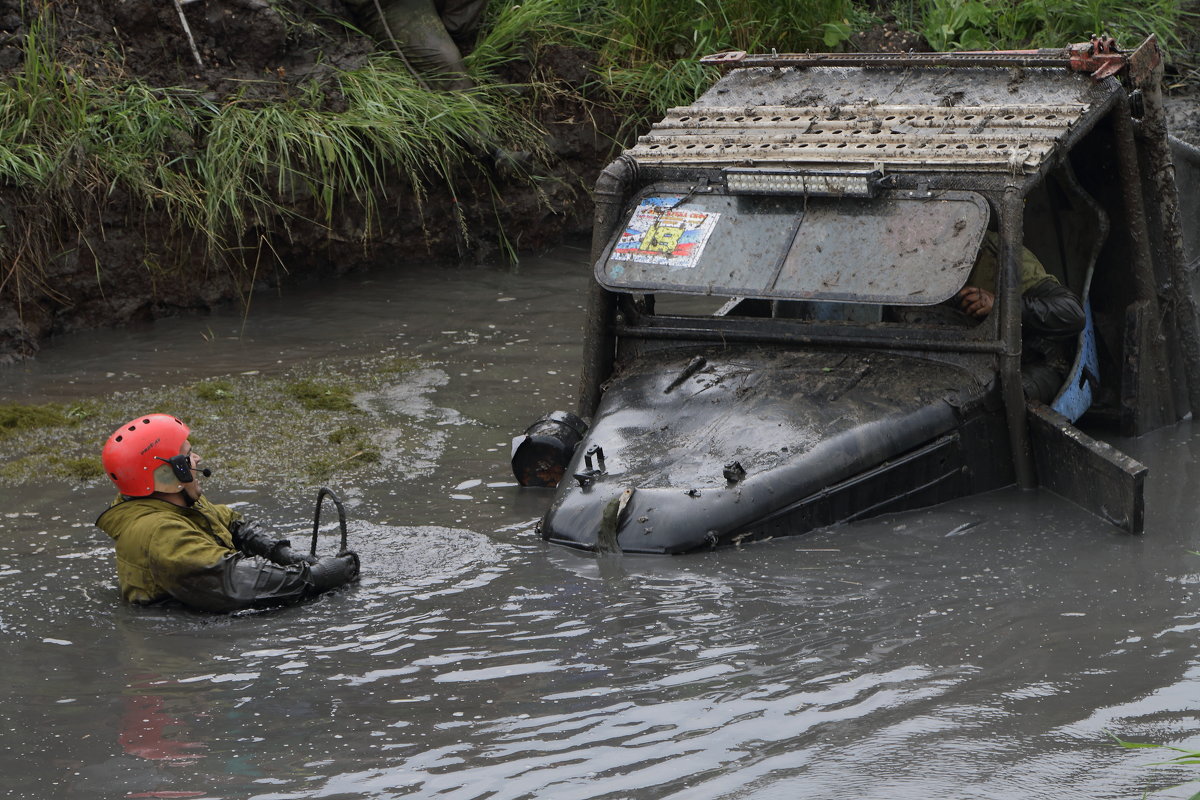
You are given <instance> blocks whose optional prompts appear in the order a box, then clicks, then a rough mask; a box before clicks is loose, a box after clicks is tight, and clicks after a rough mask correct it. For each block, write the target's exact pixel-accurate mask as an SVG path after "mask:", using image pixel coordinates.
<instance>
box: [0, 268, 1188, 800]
mask: <svg viewBox="0 0 1200 800" xmlns="http://www.w3.org/2000/svg"><path fill="white" fill-rule="evenodd" d="M584 261H585V256H584V253H583V251H581V250H568V251H562V252H560V253H557V254H555V256H553V257H551V258H547V259H543V260H535V261H530V262H527V263H526V264H525V265H523V267H522V268H521V271H520V272H518V273H515V274H514V273H509V272H504V271H491V270H484V271H475V272H471V273H460V272H455V271H442V270H434V269H430V270H423V271H419V272H418V278H419V280H415V281H414V280H412V276H411V275H409V276H405V278H404V280H403V281H401V280H399V279H398V278H395V277H391V278H389V277H386V276H382V275H371V276H364V277H363V280H361V281H358V282H354V281H343V282H342V283H341V284H339V286H338V287H337V288H336V289H331V290H330V289H325V288H322V287H314V288H313V289H312V290H311V291H310V292H307V293H295V294H291V295H289V296H287V297H284V298H280V299H278V300H272V301H271V302H270V303H268V304H266V305H265V306H260V307H259V313H258V314H256V315H255V316H254V317H252V318H251V319H250V320H249V321H247V322H246V323H245V328H244V330H243V328H242V326H243V321H242V320H241V319H240V318H237V317H221V316H213V317H209V318H196V319H183V320H179V319H176V320H163V321H160V322H158V323H155V324H151V325H147V326H142V327H135V328H130V329H127V330H123V331H110V332H104V333H100V334H93V335H89V336H86V337H63V338H62V339H60V340H58V341H56V342H55V344H54V346H53V347H52V348H48V349H47V350H46V351H44V353H43V355H42V356H41V357H39V359H37V361H34V362H26V363H25V364H22V365H17V366H15V367H9V368H6V369H5V370H4V373H3V376H4V380H3V382H2V383H0V387H2V388H0V401H3V402H42V401H58V402H77V401H79V400H81V399H97V398H99V399H102V400H103V401H104V402H105V404H107V403H108V398H109V395H110V393H113V392H119V391H136V392H139V393H140V392H154V391H157V392H159V396H160V397H161V398H162V399H163V402H166V401H167V399H168V398H170V397H171V395H172V392H174V391H176V390H177V388H178V387H179V386H191V385H194V384H196V383H197V382H200V381H204V380H211V379H215V378H218V377H221V376H229V375H232V374H241V373H242V372H247V371H253V370H258V371H259V374H260V375H262V376H264V380H265V379H266V378H268V377H271V376H274V375H279V374H282V373H284V372H286V370H288V369H292V368H297V367H299V366H304V367H305V368H306V369H307V370H309V371H310V372H312V373H315V374H320V373H321V371H322V369H324V368H330V367H329V365H333V364H339V365H340V364H344V363H346V362H347V361H348V360H353V359H354V358H355V357H357V356H362V357H363V358H364V359H373V358H378V357H380V355H381V354H384V353H388V352H391V351H392V350H395V351H396V352H402V353H403V354H404V356H405V357H406V358H413V359H417V360H418V361H419V362H420V364H421V367H420V369H418V370H413V371H408V372H404V373H400V374H395V375H393V376H390V377H388V378H387V380H386V381H383V382H382V384H381V386H380V387H379V388H378V389H377V390H376V391H375V393H374V394H373V395H372V396H371V399H370V401H369V402H367V403H366V404H367V405H369V404H370V403H377V404H382V405H383V406H385V407H386V408H388V413H389V414H392V415H393V418H399V417H406V418H407V419H408V420H409V423H408V424H411V425H412V426H413V427H414V428H415V429H418V430H420V431H421V432H422V434H421V436H419V437H417V441H418V444H417V445H412V446H408V445H405V446H398V447H397V448H396V449H395V453H396V455H394V456H392V455H388V454H387V453H388V452H389V451H387V450H386V448H385V449H383V450H382V451H381V453H382V455H381V458H380V460H379V461H378V462H376V463H374V464H369V465H362V466H361V467H358V468H356V469H355V470H352V471H349V472H346V473H335V474H334V476H333V477H332V478H330V481H329V483H330V485H331V486H334V487H335V488H336V489H338V490H339V491H341V492H342V493H343V496H344V497H345V498H346V499H347V506H348V509H347V510H348V512H349V516H350V520H351V522H350V537H351V541H352V543H353V545H354V547H355V548H356V549H358V551H359V552H360V553H361V554H362V556H363V562H364V576H363V579H362V581H361V583H360V584H359V585H358V586H356V587H354V588H351V589H349V590H346V591H342V592H337V593H334V594H332V595H329V596H326V597H324V598H321V599H319V600H317V601H315V602H312V603H309V604H306V605H303V606H299V607H293V608H286V609H279V610H274V611H267V612H258V613H249V614H241V615H236V616H232V617H215V616H208V615H200V614H193V613H188V612H183V611H169V610H163V609H136V608H131V607H127V606H123V605H121V604H120V603H119V601H118V595H117V591H116V585H115V578H114V570H113V564H112V554H111V547H110V545H109V543H108V541H107V540H106V538H105V536H104V535H103V534H102V533H101V532H100V531H98V530H96V529H95V528H93V527H91V525H90V521H91V520H92V519H93V518H94V517H95V515H96V514H97V513H98V512H99V511H100V510H101V509H102V508H103V507H104V505H105V504H106V503H107V502H108V500H109V499H110V498H111V490H110V489H109V487H108V486H106V485H105V484H103V483H102V482H100V481H91V482H79V481H78V480H67V479H62V478H55V479H52V480H40V481H39V480H35V481H32V482H27V483H23V484H21V485H19V486H14V485H7V486H5V487H3V488H0V494H2V496H3V497H4V499H5V503H4V508H3V509H0V577H2V578H3V581H4V584H3V585H4V588H5V595H6V596H5V601H6V602H5V605H4V607H3V608H0V657H3V662H4V664H5V667H6V673H7V683H8V693H7V697H8V702H7V703H5V704H3V705H0V725H2V726H3V730H5V731H6V733H5V734H4V737H5V745H6V746H5V748H4V752H3V754H0V771H2V772H3V774H4V775H5V788H6V789H7V791H8V795H9V796H12V797H39V798H59V797H61V798H93V797H94V798H112V797H167V796H170V797H198V798H200V797H203V798H260V799H261V800H284V799H285V798H351V797H354V798H398V797H431V796H438V797H447V798H480V797H491V798H532V797H556V798H598V797H599V798H624V797H637V798H667V797H679V798H683V797H687V798H695V797H705V798H760V797H813V798H825V797H889V798H913V799H914V800H916V799H917V798H921V799H922V800H924V798H929V797H954V798H989V799H990V798H995V799H996V800H1001V799H1002V798H1003V799H1005V800H1007V798H1012V797H1025V798H1061V797H1088V798H1096V799H1098V800H1107V799H1109V798H1111V799H1112V800H1116V799H1117V798H1130V797H1137V796H1140V794H1141V793H1142V792H1143V791H1146V790H1150V789H1157V788H1161V787H1166V786H1170V785H1173V784H1175V783H1178V782H1180V781H1183V780H1186V779H1187V778H1188V777H1189V775H1190V774H1191V773H1189V772H1188V771H1186V770H1179V769H1176V770H1170V769H1164V768H1154V767H1148V766H1146V764H1148V763H1149V762H1151V761H1156V760H1160V759H1158V758H1155V757H1154V756H1156V755H1158V753H1155V752H1153V751H1150V752H1147V751H1125V750H1121V749H1119V748H1117V747H1115V746H1114V745H1113V744H1112V743H1111V740H1110V739H1108V737H1107V736H1106V733H1105V731H1111V732H1113V733H1115V734H1117V735H1119V736H1121V737H1122V738H1125V739H1132V740H1137V741H1155V742H1163V743H1171V744H1178V745H1182V746H1191V747H1196V746H1198V745H1200V722H1198V720H1197V716H1196V711H1195V698H1196V696H1197V691H1198V690H1200V649H1198V647H1197V644H1196V637H1195V634H1196V631H1197V630H1198V629H1200V611H1197V602H1196V601H1197V597H1196V585H1197V583H1200V556H1194V555H1191V554H1190V552H1189V551H1191V550H1197V549H1200V542H1198V541H1197V535H1198V534H1197V532H1196V529H1195V525H1194V516H1195V512H1194V508H1195V503H1194V500H1193V498H1194V497H1196V496H1197V495H1198V494H1200V471H1197V469H1196V466H1195V465H1196V463H1200V432H1196V431H1194V430H1193V429H1192V428H1191V427H1190V426H1187V425H1184V426H1180V427H1178V428H1174V429H1170V430H1166V431H1162V432H1159V433H1156V434H1154V435H1152V436H1148V437H1145V438H1144V439H1142V440H1138V441H1135V442H1132V443H1128V444H1127V445H1126V447H1127V449H1128V450H1129V451H1130V452H1131V454H1132V455H1134V456H1136V457H1138V458H1141V459H1143V460H1145V461H1146V463H1148V464H1149V466H1150V468H1151V474H1150V478H1149V481H1148V497H1147V526H1146V529H1147V533H1146V535H1145V536H1143V537H1140V538H1132V537H1128V536H1125V535H1123V534H1120V533H1118V532H1116V531H1114V530H1113V529H1112V528H1110V527H1109V526H1107V525H1105V524H1104V523H1102V522H1100V521H1099V520H1097V519H1095V518H1093V517H1091V516H1089V515H1087V514H1085V513H1083V512H1080V511H1078V510H1077V509H1075V508H1074V507H1072V506H1070V505H1069V504H1067V503H1065V502H1063V501H1061V500H1058V499H1056V498H1055V497H1054V496H1052V495H1049V494H1047V493H1038V492H1034V493H1021V492H1017V491H1015V490H1002V491H1000V492H996V493H992V494H988V495H983V496H977V497H974V498H968V499H965V500H962V501H958V502H955V503H951V504H947V505H943V506H940V507H938V508H936V509H931V510H926V511H921V512H913V513H906V514H899V515H891V516H885V517H882V518H879V519H876V520H871V521H867V522H863V523H857V524H854V525H849V526H842V527H837V528H833V529H828V530H822V531H817V532H814V533H812V534H809V535H806V536H801V537H795V538H790V539H778V540H774V541H770V542H765V543H759V544H755V545H750V546H746V547H744V548H742V549H727V550H721V551H717V552H712V553H703V554H698V555H694V556H687V557H672V558H657V557H625V558H620V557H602V558H597V557H593V556H590V555H586V554H580V553H576V552H573V551H568V550H564V549H560V548H556V547H549V546H547V545H545V544H543V543H542V542H541V541H540V540H539V539H538V538H537V536H536V534H535V533H534V531H533V526H534V522H535V520H536V519H537V518H538V517H539V516H540V515H541V513H542V512H543V511H544V510H545V508H546V506H547V505H548V503H549V499H550V498H549V495H548V494H547V493H545V492H544V491H530V490H521V489H519V488H517V487H516V486H514V485H513V483H512V479H511V475H510V474H509V473H508V466H507V457H508V442H509V439H510V437H511V436H513V435H515V434H517V433H519V432H520V430H521V429H523V428H524V427H525V425H527V424H528V423H529V422H531V421H532V420H533V419H536V418H537V417H538V416H540V415H541V414H542V413H544V412H546V411H549V410H551V409H552V408H556V407H564V406H568V405H569V404H570V403H571V401H572V399H573V397H574V393H575V391H574V390H575V376H576V371H577V359H578V357H579V323H580V311H579V305H580V303H581V302H582V297H583V289H584V287H585V286H586V284H587V280H588V271H587V269H586V267H585V266H584V265H583V264H584ZM492 326H494V327H492ZM208 330H211V331H212V333H213V334H216V335H215V336H209V338H205V337H204V336H201V335H200V333H201V332H207V331H208ZM206 335H207V334H206ZM113 352H120V353H122V364H121V366H120V369H116V370H114V369H113V364H112V355H111V354H112V353H113ZM110 373H112V374H110ZM422 375H423V376H424V377H421V376H422ZM431 376H436V379H432V378H431ZM158 387H161V388H158ZM147 397H148V395H146V394H137V395H136V398H137V400H138V401H139V402H140V401H144V400H146V399H147ZM118 399H119V398H118ZM356 402H365V401H364V400H363V399H362V398H361V397H360V398H357V399H356ZM139 410H140V409H139ZM134 411H135V410H134V409H129V412H130V413H131V414H132V413H134ZM224 413H233V412H224ZM364 413H365V412H364ZM121 421H123V418H122V419H120V420H113V421H112V424H113V425H116V424H119V423H120V422H121ZM389 424H390V423H389ZM108 427H111V426H108ZM225 430H230V431H232V430H236V426H232V425H231V426H229V427H228V428H226V429H225ZM198 432H200V433H203V431H198ZM269 433H271V434H273V435H274V436H276V437H279V438H288V439H292V440H294V441H295V446H294V447H293V449H292V450H291V451H290V453H289V455H288V456H287V459H285V460H286V461H287V463H283V464H280V465H279V470H278V471H274V472H272V471H268V470H265V469H264V470H263V471H264V472H268V474H260V475H258V476H257V478H256V480H255V481H254V482H249V481H244V480H242V479H241V478H238V479H236V480H235V479H234V478H235V471H234V470H222V462H223V461H226V460H230V459H232V458H234V457H235V456H236V454H237V453H238V452H239V450H240V449H241V448H242V447H243V446H244V443H243V442H241V441H239V440H238V439H237V438H236V436H234V435H233V434H232V433H225V432H222V433H220V434H218V435H213V434H210V438H209V441H208V442H207V443H206V444H207V450H206V453H205V456H206V461H207V464H208V466H210V467H212V468H213V469H214V470H215V474H214V476H213V477H212V478H211V479H210V480H209V481H208V482H207V484H206V486H207V487H208V492H209V494H210V496H212V497H213V498H214V499H216V500H218V501H226V502H236V503H240V504H242V508H243V509H244V510H246V511H248V512H249V513H252V514H254V515H255V516H259V517H262V518H265V519H267V520H269V521H270V522H272V523H273V524H274V525H275V527H276V528H277V529H278V530H281V531H285V532H289V533H291V534H292V535H293V539H294V540H295V539H298V540H300V541H302V542H306V541H307V535H308V532H309V531H310V530H311V514H312V494H311V488H312V487H311V485H310V484H309V483H308V482H307V479H306V478H305V472H304V469H303V464H304V462H305V461H306V460H308V459H310V458H312V457H315V456H317V455H319V454H320V451H321V450H322V448H323V447H324V445H323V444H322V443H321V442H320V440H314V439H313V438H312V437H310V436H309V434H310V433H311V431H308V430H305V429H304V428H303V427H299V428H295V429H287V430H271V431H269ZM100 443H101V442H100V441H96V442H95V446H96V447H97V448H98V447H99V445H100ZM418 445H419V446H418ZM291 459H295V461H296V464H295V465H294V464H292V463H291ZM331 512H332V510H331V509H330V511H329V512H328V513H329V516H326V517H323V523H324V528H325V531H324V533H323V534H322V539H321V547H322V548H332V547H333V546H334V536H333V534H334V530H333V527H334V526H332V525H330V524H329V523H330V522H331V520H333V519H335V517H334V516H333V515H332V513H331ZM1195 788H1196V787H1194V786H1193V787H1191V788H1190V789H1189V788H1188V787H1183V788H1180V789H1174V790H1170V791H1166V792H1163V793H1162V794H1161V795H1156V796H1161V797H1164V798H1183V797H1188V796H1190V794H1192V793H1193V792H1194V790H1195Z"/></svg>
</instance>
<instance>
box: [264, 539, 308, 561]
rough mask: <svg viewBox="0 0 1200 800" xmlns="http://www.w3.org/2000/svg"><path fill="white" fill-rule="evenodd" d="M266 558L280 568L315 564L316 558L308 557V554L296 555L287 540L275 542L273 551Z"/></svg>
mask: <svg viewBox="0 0 1200 800" xmlns="http://www.w3.org/2000/svg"><path fill="white" fill-rule="evenodd" d="M267 558H269V559H270V560H272V561H274V562H275V563H276V564H278V565H279V566H281V567H290V566H291V565H293V564H315V563H317V557H316V556H310V555H309V554H308V553H297V552H296V551H295V550H293V549H292V543H291V542H289V541H288V540H287V539H282V540H280V541H278V542H276V543H275V549H273V550H272V551H271V552H270V554H269V555H268V556H267Z"/></svg>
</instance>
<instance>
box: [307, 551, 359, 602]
mask: <svg viewBox="0 0 1200 800" xmlns="http://www.w3.org/2000/svg"><path fill="white" fill-rule="evenodd" d="M308 575H309V580H311V581H312V585H313V588H315V589H316V590H317V591H319V592H323V591H325V590H326V589H335V588H337V587H338V586H343V585H345V584H347V583H349V582H350V581H353V580H357V579H358V554H357V553H355V552H354V551H353V550H347V551H345V552H344V553H341V554H339V555H336V556H322V557H321V558H319V559H317V563H315V564H313V565H312V566H310V567H309V568H308Z"/></svg>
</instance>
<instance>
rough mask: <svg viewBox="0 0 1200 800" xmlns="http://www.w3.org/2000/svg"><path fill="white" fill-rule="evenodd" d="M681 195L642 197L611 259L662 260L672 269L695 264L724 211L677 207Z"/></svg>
mask: <svg viewBox="0 0 1200 800" xmlns="http://www.w3.org/2000/svg"><path fill="white" fill-rule="evenodd" d="M682 199H683V196H682V195H674V196H672V195H667V196H660V197H647V198H646V199H645V200H643V201H642V202H641V204H640V205H639V206H638V207H637V211H634V212H633V217H632V218H630V220H629V224H628V225H627V226H626V227H625V232H624V233H622V234H621V238H620V239H618V240H617V246H616V247H614V248H613V252H612V258H611V259H610V260H611V261H641V262H644V263H647V264H661V265H663V266H665V267H668V268H669V269H691V268H692V267H694V266H696V264H697V262H699V260H700V254H701V253H703V252H704V245H705V244H707V243H708V237H709V236H711V235H712V232H713V228H714V227H716V224H717V220H718V219H720V218H721V215H720V214H717V213H713V212H710V211H690V210H687V209H682V208H675V207H674V206H676V205H679V204H680V201H681V200H682ZM613 269H615V267H614V268H613Z"/></svg>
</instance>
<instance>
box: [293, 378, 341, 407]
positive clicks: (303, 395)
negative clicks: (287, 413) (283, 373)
mask: <svg viewBox="0 0 1200 800" xmlns="http://www.w3.org/2000/svg"><path fill="white" fill-rule="evenodd" d="M284 391H285V392H286V393H287V395H288V396H289V397H291V398H292V399H293V400H295V401H296V402H297V403H299V404H300V405H301V406H303V407H304V408H307V409H308V410H310V411H352V410H353V409H354V402H353V400H352V399H351V397H352V396H353V394H352V392H351V390H350V389H349V388H347V387H346V386H345V385H343V384H338V383H328V382H325V381H319V380H313V379H302V380H298V381H295V382H294V383H289V384H287V385H286V386H285V387H284Z"/></svg>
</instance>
